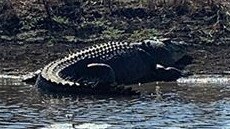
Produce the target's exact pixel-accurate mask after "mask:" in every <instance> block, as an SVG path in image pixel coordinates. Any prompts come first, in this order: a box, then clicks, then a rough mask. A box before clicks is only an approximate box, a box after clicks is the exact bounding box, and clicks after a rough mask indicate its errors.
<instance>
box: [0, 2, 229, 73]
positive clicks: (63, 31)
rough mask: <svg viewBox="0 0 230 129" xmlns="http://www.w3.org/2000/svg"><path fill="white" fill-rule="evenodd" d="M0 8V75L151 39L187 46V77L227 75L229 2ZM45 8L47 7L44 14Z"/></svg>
mask: <svg viewBox="0 0 230 129" xmlns="http://www.w3.org/2000/svg"><path fill="white" fill-rule="evenodd" d="M0 4H1V7H2V8H0V10H1V11H0V17H1V21H2V22H1V24H0V45H1V47H0V57H1V60H0V61H1V63H0V73H2V74H25V73H28V72H32V71H36V70H37V69H39V68H42V67H44V66H45V65H46V64H48V63H49V62H51V61H53V60H55V59H58V58H61V57H64V56H66V55H68V54H69V53H73V52H75V51H77V50H78V49H81V48H83V47H86V46H89V45H92V44H95V43H102V42H107V41H111V40H112V41H137V40H143V39H149V38H150V39H151V38H170V39H171V40H174V41H185V42H187V43H188V44H189V47H188V55H189V56H191V57H192V58H193V60H192V63H191V64H189V65H188V66H186V67H185V70H186V71H189V72H191V73H195V74H200V73H202V74H212V73H218V74H223V73H225V74H226V73H229V71H230V67H229V66H228V64H230V55H229V53H230V50H229V45H230V22H229V19H230V15H229V12H228V5H229V3H228V2H227V3H224V2H220V3H205V1H204V3H199V4H198V3H195V2H192V1H189V2H187V3H186V2H185V3H179V4H175V5H162V4H159V3H158V4H155V5H151V4H149V3H148V4H146V3H140V2H139V3H138V2H130V3H126V2H117V1H116V2H113V4H112V5H111V4H110V3H109V2H108V3H100V2H87V1H86V2H83V3H79V2H74V3H72V4H69V3H65V2H64V3H63V2H58V1H57V2H56V3H55V2H54V1H50V3H48V4H44V3H42V2H39V1H36V0H35V1H31V0H21V1H14V0H12V1H11V2H10V3H9V2H6V3H4V2H3V3H0ZM44 5H49V6H48V9H47V8H45V6H44ZM35 6H36V8H35ZM67 10H68V11H67ZM47 11H48V13H47Z"/></svg>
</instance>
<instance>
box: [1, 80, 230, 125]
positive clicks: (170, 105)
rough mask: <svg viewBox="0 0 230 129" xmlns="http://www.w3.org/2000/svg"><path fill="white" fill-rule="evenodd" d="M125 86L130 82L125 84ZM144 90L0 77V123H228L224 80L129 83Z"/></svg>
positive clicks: (229, 110) (229, 105)
mask: <svg viewBox="0 0 230 129" xmlns="http://www.w3.org/2000/svg"><path fill="white" fill-rule="evenodd" d="M127 87H128V86H127ZM132 87H133V89H135V90H138V91H140V92H141V93H142V94H143V95H142V96H132V97H121V96H120V97H113V98H110V97H106V96H104V97H101V96H57V95H56V96H55V95H50V94H44V93H40V92H39V91H38V90H37V88H36V87H33V86H31V85H26V84H24V83H21V82H20V78H19V77H14V78H13V79H12V78H9V77H8V76H7V77H6V76H4V78H3V76H2V78H1V79H0V128H43V129H47V128H48V129H53V128H65V129H68V128H92V127H94V128H102V129H103V128H109V129H118V128H122V129H123V128H127V129H129V128H153V127H155V128H157V127H162V128H164V127H165V128H167V127H171V128H173V127H175V128H228V127H230V124H229V123H230V97H229V93H230V90H229V84H228V83H212V84H210V83H206V84H202V83H188V84H184V83H149V84H144V85H133V86H132Z"/></svg>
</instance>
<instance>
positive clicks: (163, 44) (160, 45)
mask: <svg viewBox="0 0 230 129" xmlns="http://www.w3.org/2000/svg"><path fill="white" fill-rule="evenodd" d="M144 45H145V46H147V48H148V50H147V51H148V52H149V53H151V55H152V56H155V57H156V63H157V64H161V65H163V66H172V65H173V64H175V63H176V62H177V61H179V60H180V59H182V58H183V57H184V56H185V55H186V46H187V44H186V43H184V42H175V41H169V40H168V41H158V40H144Z"/></svg>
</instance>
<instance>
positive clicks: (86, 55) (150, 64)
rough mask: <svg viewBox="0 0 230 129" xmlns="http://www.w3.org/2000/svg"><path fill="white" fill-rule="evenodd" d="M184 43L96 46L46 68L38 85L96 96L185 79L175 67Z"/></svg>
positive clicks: (183, 50)
mask: <svg viewBox="0 0 230 129" xmlns="http://www.w3.org/2000/svg"><path fill="white" fill-rule="evenodd" d="M184 44H185V43H182V42H175V41H170V42H169V41H167V42H163V41H159V40H143V41H140V42H131V43H128V42H108V43H103V44H97V45H93V46H90V47H87V48H84V49H82V50H79V51H77V52H76V53H73V54H70V55H68V56H66V57H65V58H62V59H58V60H56V61H53V62H51V63H49V64H48V65H46V66H45V67H44V68H43V69H42V70H41V72H37V75H38V77H37V79H36V83H35V85H36V86H38V87H40V88H42V89H48V90H51V91H58V92H73V93H83V94H84V93H87V94H88V93H90V94H95V92H97V93H99V92H101V91H105V92H108V91H107V90H108V89H110V87H114V86H116V85H121V84H133V83H139V82H145V81H150V80H151V81H154V80H166V81H171V80H176V79H178V78H179V77H181V76H183V72H181V71H180V70H178V69H177V68H175V67H173V66H174V64H175V63H176V62H177V61H178V60H180V59H182V58H183V57H184V56H185V55H186V49H185V45H184ZM25 81H28V80H25Z"/></svg>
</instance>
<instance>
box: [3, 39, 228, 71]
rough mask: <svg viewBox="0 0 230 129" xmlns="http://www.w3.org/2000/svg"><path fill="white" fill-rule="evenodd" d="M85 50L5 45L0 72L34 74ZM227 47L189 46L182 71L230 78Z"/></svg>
mask: <svg viewBox="0 0 230 129" xmlns="http://www.w3.org/2000/svg"><path fill="white" fill-rule="evenodd" d="M87 45H89V44H87ZM85 46H86V45H85V44H77V45H76V44H64V43H59V44H58V45H47V44H24V45H17V44H14V45H12V44H5V45H2V46H1V47H0V51H1V55H0V56H1V63H0V71H1V73H7V74H18V73H21V74H23V73H27V72H33V71H36V70H37V69H39V68H43V67H44V66H45V65H46V64H48V63H49V62H51V61H53V60H55V59H58V58H61V57H64V56H66V55H68V54H70V53H72V52H75V51H77V50H78V49H81V48H83V47H85ZM229 47H230V44H221V45H200V46H189V48H188V55H189V56H191V57H192V58H193V60H192V62H191V64H189V65H188V66H186V67H185V70H186V71H189V72H191V73H194V74H230V67H229V64H230V54H229V53H230V49H229ZM2 53H3V54H2Z"/></svg>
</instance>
